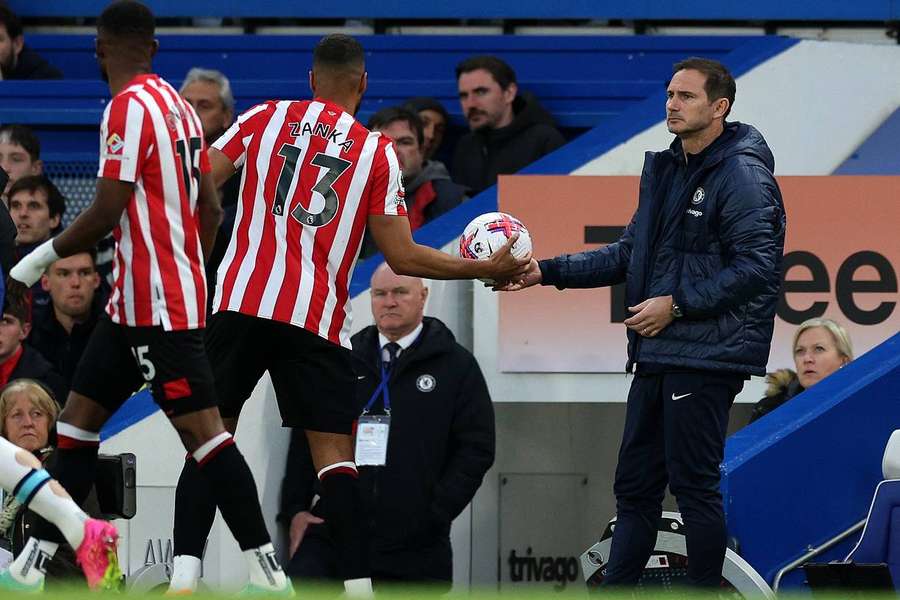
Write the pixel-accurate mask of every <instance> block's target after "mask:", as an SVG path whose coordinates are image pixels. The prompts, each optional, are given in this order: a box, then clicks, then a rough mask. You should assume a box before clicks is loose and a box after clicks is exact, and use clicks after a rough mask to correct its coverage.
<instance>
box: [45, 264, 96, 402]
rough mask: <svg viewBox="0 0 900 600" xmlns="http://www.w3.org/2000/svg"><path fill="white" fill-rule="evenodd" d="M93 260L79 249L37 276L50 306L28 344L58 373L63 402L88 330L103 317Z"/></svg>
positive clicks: (84, 344)
mask: <svg viewBox="0 0 900 600" xmlns="http://www.w3.org/2000/svg"><path fill="white" fill-rule="evenodd" d="M94 261H95V254H94V253H93V252H79V253H78V254H73V255H72V256H67V257H66V258H60V259H59V260H57V261H56V262H54V263H53V264H51V265H50V266H49V267H47V272H46V273H45V274H44V275H43V276H41V281H40V285H41V287H42V288H43V290H44V291H45V292H46V293H47V294H49V296H50V305H49V307H48V309H47V310H46V311H44V313H43V314H42V315H41V318H40V319H35V321H34V324H33V326H32V329H31V336H30V338H29V340H28V343H29V344H30V345H31V346H32V347H33V348H34V349H35V350H37V351H38V352H40V353H41V355H43V357H44V358H46V359H47V360H48V361H49V362H50V364H51V365H53V368H54V369H55V370H56V372H57V373H59V374H60V375H61V376H62V378H63V380H64V381H65V395H64V396H63V397H62V400H63V401H64V400H65V399H66V398H67V397H68V392H69V388H70V387H71V385H72V378H73V377H74V376H75V367H77V366H78V361H79V360H81V355H82V354H84V349H85V348H86V347H87V342H88V339H90V337H91V332H92V331H94V327H95V326H96V325H97V322H98V321H99V320H100V319H105V318H107V317H106V313H105V312H104V310H103V308H104V304H105V298H104V297H103V296H104V295H103V294H101V293H100V292H99V288H100V275H98V274H97V269H96V267H95V264H94Z"/></svg>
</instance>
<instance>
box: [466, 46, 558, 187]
mask: <svg viewBox="0 0 900 600" xmlns="http://www.w3.org/2000/svg"><path fill="white" fill-rule="evenodd" d="M456 80H457V87H458V88H459V102H460V104H461V105H462V111H463V115H464V116H465V117H466V120H467V121H468V123H469V128H470V129H471V130H472V131H471V132H469V133H468V134H466V135H464V136H463V137H462V138H460V140H459V142H457V144H456V150H455V151H454V153H453V165H452V173H453V181H455V182H457V183H460V184H462V185H464V186H466V187H467V188H469V189H470V190H471V191H472V192H473V193H478V192H480V191H481V190H483V189H485V188H487V187H490V186H492V185H494V184H495V183H497V176H498V175H506V174H509V173H515V172H517V171H519V170H520V169H522V168H523V167H525V166H526V165H528V164H530V163H532V162H534V161H535V160H537V159H539V158H540V157H542V156H544V155H545V154H549V153H550V152H552V151H554V150H556V149H557V148H559V147H560V146H562V145H563V144H564V143H565V140H564V139H563V136H562V134H561V133H560V132H559V131H558V130H557V129H556V127H554V125H553V119H552V118H551V117H550V114H549V113H548V112H547V111H545V110H544V109H543V108H542V107H541V106H540V105H539V104H538V102H537V100H536V99H535V98H534V96H532V95H531V94H519V88H518V85H517V84H516V73H515V71H513V70H512V67H510V66H509V65H508V64H506V63H505V62H503V61H502V60H500V59H499V58H497V57H496V56H475V57H472V58H467V59H466V60H464V61H462V62H461V63H459V65H458V66H457V67H456Z"/></svg>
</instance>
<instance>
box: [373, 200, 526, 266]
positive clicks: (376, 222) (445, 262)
mask: <svg viewBox="0 0 900 600" xmlns="http://www.w3.org/2000/svg"><path fill="white" fill-rule="evenodd" d="M368 227H369V231H370V232H371V234H372V237H373V238H374V239H375V243H376V244H377V245H378V249H379V250H381V252H382V253H383V254H384V258H385V260H387V263H388V264H389V265H390V266H391V270H393V271H394V272H395V273H397V274H398V275H409V276H412V277H425V278H427V279H474V278H477V277H480V278H487V279H494V280H496V281H511V280H516V279H518V278H519V277H521V276H522V274H524V273H525V271H526V270H527V269H528V265H529V263H530V262H531V253H530V252H529V253H528V255H527V256H524V257H522V258H515V257H514V256H513V255H512V254H511V253H510V249H511V247H512V244H513V243H514V242H515V241H516V239H518V234H514V235H513V237H511V238H510V239H509V241H507V242H506V244H504V246H503V247H502V248H501V249H499V250H498V251H497V252H495V253H494V254H492V255H491V257H490V258H489V259H487V260H472V259H465V258H458V257H456V256H451V255H449V254H446V253H444V252H441V251H440V250H435V249H434V248H429V247H428V246H422V245H419V244H417V243H416V242H414V241H413V238H412V233H411V232H410V229H409V220H407V219H406V217H402V216H393V215H376V214H370V215H369V219H368Z"/></svg>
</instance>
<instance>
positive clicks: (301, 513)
mask: <svg viewBox="0 0 900 600" xmlns="http://www.w3.org/2000/svg"><path fill="white" fill-rule="evenodd" d="M371 284H372V285H371V303H372V313H373V316H374V319H375V325H374V326H369V327H367V328H365V329H363V330H362V331H360V332H359V333H357V334H356V335H355V336H353V340H352V342H353V360H354V365H355V369H356V371H357V376H358V378H359V383H358V384H357V402H358V405H359V411H360V413H362V414H364V415H374V414H385V413H386V414H389V415H390V429H389V433H388V442H387V450H386V461H380V460H377V459H376V460H370V461H367V460H364V459H363V456H362V455H361V454H360V452H359V450H357V453H356V456H357V463H358V464H364V463H366V462H369V463H380V464H369V465H367V466H361V467H360V469H359V477H360V483H361V486H360V487H361V489H362V493H363V496H364V500H365V506H366V507H367V510H368V511H369V515H368V516H369V517H370V518H368V519H366V521H365V522H366V523H368V524H370V527H371V532H370V539H371V541H372V544H371V549H370V550H371V561H372V574H373V579H374V580H375V582H376V583H378V582H379V581H381V582H385V581H404V582H416V583H430V584H435V585H437V586H440V587H444V588H446V589H449V588H450V584H451V580H452V560H451V548H450V523H451V522H452V521H453V519H454V518H455V517H456V516H457V515H459V514H460V512H462V510H463V509H464V508H465V507H466V505H467V504H468V503H469V502H470V501H471V500H472V497H473V496H474V495H475V492H476V491H477V490H478V487H479V486H480V485H481V480H482V478H483V477H484V474H485V473H486V472H487V470H488V469H489V468H490V466H491V464H492V463H493V460H494V441H495V439H494V410H493V405H492V404H491V398H490V396H489V394H488V389H487V385H486V383H485V380H484V377H483V376H482V374H481V369H480V368H479V367H478V363H477V362H476V361H475V358H474V357H473V356H472V354H471V353H469V351H468V350H466V349H464V348H463V347H462V346H460V345H459V344H458V343H457V342H456V340H455V338H454V336H453V334H452V333H451V332H450V330H449V329H447V327H446V326H445V325H444V324H443V323H442V322H441V321H439V320H438V319H434V318H430V317H423V312H424V308H425V300H426V299H427V297H428V289H427V288H426V287H425V286H424V285H423V283H422V280H421V279H419V278H417V277H405V276H399V275H396V274H395V273H394V272H393V271H392V270H391V269H390V267H389V266H388V265H387V264H383V265H381V266H380V267H379V268H378V269H377V270H376V271H375V274H374V275H373V276H372V281H371ZM384 383H387V388H383V387H382V385H383V384H384ZM362 426H363V425H360V427H362ZM357 438H358V439H359V434H357ZM358 447H359V442H358ZM315 483H316V473H315V471H314V469H313V466H312V461H311V459H310V456H309V448H308V445H307V443H306V439H305V437H304V435H303V431H302V430H300V429H295V430H294V432H293V434H292V437H291V447H290V451H289V455H288V463H287V469H286V472H285V478H284V485H283V488H282V506H281V513H280V515H279V518H280V520H281V521H282V522H283V523H285V524H287V525H289V529H290V532H289V533H290V555H291V560H290V562H289V564H288V565H287V567H286V570H287V571H288V573H291V574H296V575H298V576H300V577H309V578H324V579H336V578H337V571H336V564H335V563H336V561H337V556H338V555H337V552H336V549H335V546H334V542H333V540H332V539H330V538H329V535H328V531H327V527H326V524H325V523H324V522H323V520H322V518H321V517H320V516H319V515H323V514H325V512H324V511H323V509H322V501H319V502H318V503H316V505H315V506H314V507H312V508H310V506H311V503H312V500H313V496H314V495H315V493H316V488H315Z"/></svg>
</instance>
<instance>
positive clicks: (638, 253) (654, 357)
mask: <svg viewBox="0 0 900 600" xmlns="http://www.w3.org/2000/svg"><path fill="white" fill-rule="evenodd" d="M683 160H684V159H683V158H682V150H681V142H680V140H678V139H676V140H675V141H674V142H673V143H672V145H671V146H670V148H669V149H668V150H665V151H662V152H648V153H647V154H646V158H645V161H644V170H643V173H642V174H641V185H640V196H639V200H638V209H637V212H635V214H634V217H633V218H632V220H631V223H630V224H629V225H628V226H627V227H626V228H625V231H624V233H623V234H622V237H621V238H620V239H619V240H618V241H617V242H615V243H613V244H609V245H608V246H605V247H603V248H599V249H597V250H592V251H589V252H582V253H579V254H569V255H563V256H559V257H556V258H553V259H549V260H543V261H540V268H541V273H542V275H543V284H544V285H555V286H556V287H557V288H559V289H564V288H592V287H599V286H606V285H613V284H616V283H621V282H623V281H624V282H626V300H627V302H628V306H634V305H636V304H639V303H640V302H643V301H644V300H646V299H647V298H652V297H655V296H666V295H669V294H671V295H672V296H674V298H675V302H676V303H677V304H678V305H679V306H680V307H681V309H682V310H683V311H684V317H683V318H680V319H676V320H675V321H673V322H672V324H670V325H669V326H668V327H666V328H665V329H664V330H662V331H661V332H660V333H659V334H658V335H657V336H655V337H652V338H644V337H640V336H638V335H637V334H636V333H635V332H633V331H631V330H627V332H628V365H627V366H626V369H628V370H630V369H631V367H632V365H633V364H634V363H635V362H646V363H652V364H658V365H671V366H677V367H686V368H695V369H703V370H712V371H728V372H733V373H743V374H751V375H764V374H765V365H766V362H767V360H768V357H769V346H770V344H771V341H772V329H773V325H774V319H775V307H776V304H777V301H778V291H779V286H780V284H781V260H782V254H783V251H784V234H785V227H786V220H785V214H784V204H783V202H782V199H781V191H780V190H779V188H778V184H777V183H776V182H775V177H774V171H775V159H774V158H773V156H772V152H771V151H770V150H769V147H768V146H767V145H766V141H765V140H764V139H763V136H762V134H761V133H760V132H759V131H757V130H756V129H755V128H753V127H752V126H750V125H745V124H742V123H737V122H735V123H728V124H726V126H725V132H724V133H723V134H722V136H721V137H720V138H719V139H718V140H717V141H716V142H714V143H713V145H712V146H711V147H710V152H709V153H708V154H707V155H706V156H705V158H704V159H703V162H702V163H701V164H700V166H699V168H698V169H697V170H696V171H694V172H693V174H692V175H691V176H690V178H689V179H688V180H687V181H686V182H685V183H684V184H683V185H678V186H677V189H670V187H672V182H673V179H674V174H675V170H676V169H677V168H680V166H679V161H682V162H683ZM670 193H671V194H675V195H676V200H677V202H675V203H671V202H666V194H670ZM666 207H669V208H668V210H666V211H664V209H665V208H666ZM672 207H674V211H673V210H672ZM661 218H669V219H671V218H675V219H679V221H680V227H660V228H659V231H663V232H668V233H667V234H665V235H662V236H660V237H659V239H655V238H656V237H657V236H656V232H657V231H658V229H657V226H658V220H659V219H661Z"/></svg>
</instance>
